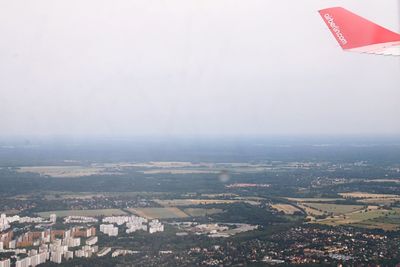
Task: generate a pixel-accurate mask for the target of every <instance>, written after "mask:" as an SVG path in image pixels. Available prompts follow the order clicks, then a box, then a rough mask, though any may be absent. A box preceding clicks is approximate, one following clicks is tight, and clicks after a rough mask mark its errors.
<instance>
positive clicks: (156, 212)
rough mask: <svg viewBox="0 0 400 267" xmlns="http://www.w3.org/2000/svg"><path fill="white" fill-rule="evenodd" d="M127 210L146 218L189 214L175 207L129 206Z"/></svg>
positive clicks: (165, 217) (181, 216)
mask: <svg viewBox="0 0 400 267" xmlns="http://www.w3.org/2000/svg"><path fill="white" fill-rule="evenodd" d="M128 211H129V212H132V213H134V214H136V215H138V216H141V217H144V218H147V219H170V218H186V217H189V215H187V214H186V213H185V212H183V211H182V210H180V209H179V208H176V207H166V208H131V209H128Z"/></svg>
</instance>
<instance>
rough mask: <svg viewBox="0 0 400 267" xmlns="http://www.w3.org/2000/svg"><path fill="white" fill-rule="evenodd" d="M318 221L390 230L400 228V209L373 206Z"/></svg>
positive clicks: (333, 224) (335, 224) (327, 223)
mask: <svg viewBox="0 0 400 267" xmlns="http://www.w3.org/2000/svg"><path fill="white" fill-rule="evenodd" d="M317 222H318V223H320V224H326V225H332V226H337V225H352V226H356V227H361V228H375V229H383V230H388V231H391V230H398V229H399V228H400V209H393V210H387V209H378V208H377V207H376V206H375V207H374V206H371V207H368V209H367V210H361V211H356V212H352V213H348V214H345V215H342V216H336V217H333V218H327V219H324V220H319V221H317Z"/></svg>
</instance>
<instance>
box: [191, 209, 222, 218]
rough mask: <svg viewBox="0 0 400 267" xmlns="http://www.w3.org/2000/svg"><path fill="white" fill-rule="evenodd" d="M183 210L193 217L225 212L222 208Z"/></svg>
mask: <svg viewBox="0 0 400 267" xmlns="http://www.w3.org/2000/svg"><path fill="white" fill-rule="evenodd" d="M183 211H184V212H185V213H186V214H189V215H190V216H192V217H203V216H208V215H212V214H217V213H221V212H223V210H222V209H202V208H187V209H184V210H183Z"/></svg>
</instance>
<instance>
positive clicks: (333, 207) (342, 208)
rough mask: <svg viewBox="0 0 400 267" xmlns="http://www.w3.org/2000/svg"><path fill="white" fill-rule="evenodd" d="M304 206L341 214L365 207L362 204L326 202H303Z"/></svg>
mask: <svg viewBox="0 0 400 267" xmlns="http://www.w3.org/2000/svg"><path fill="white" fill-rule="evenodd" d="M303 204H304V205H305V206H308V207H311V208H312V209H315V210H318V211H320V212H323V213H327V214H330V213H332V214H333V215H342V214H346V213H350V212H354V211H358V210H362V209H363V208H365V206H363V205H342V204H328V203H310V202H307V203H303Z"/></svg>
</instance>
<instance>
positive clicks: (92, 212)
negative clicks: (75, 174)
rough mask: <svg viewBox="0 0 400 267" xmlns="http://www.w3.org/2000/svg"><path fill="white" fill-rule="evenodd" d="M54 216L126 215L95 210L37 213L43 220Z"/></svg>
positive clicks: (114, 211)
mask: <svg viewBox="0 0 400 267" xmlns="http://www.w3.org/2000/svg"><path fill="white" fill-rule="evenodd" d="M53 213H54V214H56V215H57V216H58V217H66V216H92V217H97V216H112V215H126V214H127V213H126V212H125V211H123V210H120V209H96V210H54V211H46V212H38V213H37V215H39V216H40V217H43V218H48V217H50V214H53Z"/></svg>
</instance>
